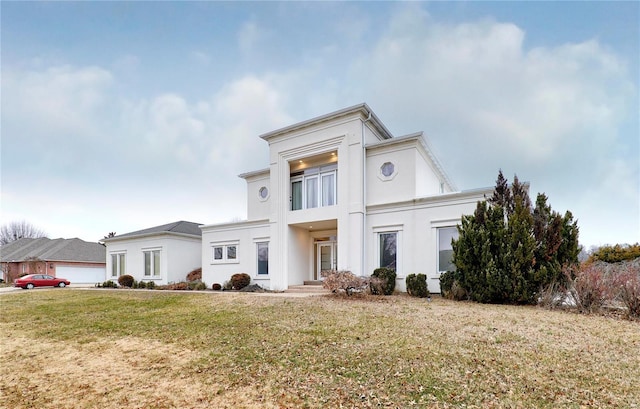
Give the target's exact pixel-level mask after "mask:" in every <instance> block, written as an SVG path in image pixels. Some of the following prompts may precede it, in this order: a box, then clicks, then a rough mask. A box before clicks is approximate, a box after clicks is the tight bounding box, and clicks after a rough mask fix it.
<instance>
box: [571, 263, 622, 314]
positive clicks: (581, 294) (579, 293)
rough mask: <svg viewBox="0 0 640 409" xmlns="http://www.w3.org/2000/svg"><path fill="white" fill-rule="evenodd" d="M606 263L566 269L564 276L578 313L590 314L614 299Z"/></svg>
mask: <svg viewBox="0 0 640 409" xmlns="http://www.w3.org/2000/svg"><path fill="white" fill-rule="evenodd" d="M609 270H610V268H609V266H607V265H606V264H605V263H587V264H582V265H581V266H579V267H566V268H565V269H564V274H565V276H566V277H567V282H568V283H569V288H568V294H569V296H570V300H569V301H570V302H571V301H573V302H574V303H575V305H576V307H577V308H578V311H580V312H582V313H585V314H590V313H594V312H598V311H600V309H601V308H602V307H603V306H604V305H605V303H607V302H608V301H610V300H611V299H612V298H613V291H612V290H613V288H614V286H613V282H612V281H613V280H612V279H611V274H610V272H609Z"/></svg>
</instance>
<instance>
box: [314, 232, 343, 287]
mask: <svg viewBox="0 0 640 409" xmlns="http://www.w3.org/2000/svg"><path fill="white" fill-rule="evenodd" d="M316 259H317V264H316V277H315V278H316V280H322V275H321V274H320V272H322V271H325V270H335V269H336V265H337V260H338V248H337V246H336V242H335V241H325V242H321V243H318V244H317V252H316Z"/></svg>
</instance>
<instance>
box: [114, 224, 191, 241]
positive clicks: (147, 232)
mask: <svg viewBox="0 0 640 409" xmlns="http://www.w3.org/2000/svg"><path fill="white" fill-rule="evenodd" d="M201 225H202V223H193V222H185V221H179V222H173V223H169V224H163V225H162V226H155V227H150V228H148V229H143V230H137V231H133V232H131V233H124V234H120V235H118V236H114V237H110V238H108V239H104V240H102V241H104V242H105V243H106V242H109V241H116V240H118V239H125V238H134V237H141V236H154V235H158V234H175V235H179V236H183V235H187V236H197V237H202V230H200V227H199V226H201Z"/></svg>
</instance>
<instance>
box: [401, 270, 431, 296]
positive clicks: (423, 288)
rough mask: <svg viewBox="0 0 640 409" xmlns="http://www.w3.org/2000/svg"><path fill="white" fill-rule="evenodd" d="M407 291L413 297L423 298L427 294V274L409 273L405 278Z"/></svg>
mask: <svg viewBox="0 0 640 409" xmlns="http://www.w3.org/2000/svg"><path fill="white" fill-rule="evenodd" d="M406 283H407V293H408V294H409V295H411V296H413V297H420V298H425V297H428V296H429V288H428V286H427V276H426V275H424V274H417V275H416V274H409V275H408V276H407V279H406Z"/></svg>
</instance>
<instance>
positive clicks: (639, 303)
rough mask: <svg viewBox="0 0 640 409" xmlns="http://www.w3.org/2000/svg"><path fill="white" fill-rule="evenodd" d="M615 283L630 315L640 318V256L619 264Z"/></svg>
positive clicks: (630, 316) (619, 296) (620, 298)
mask: <svg viewBox="0 0 640 409" xmlns="http://www.w3.org/2000/svg"><path fill="white" fill-rule="evenodd" d="M614 283H615V287H616V289H617V291H618V294H617V295H618V299H619V300H620V301H622V303H623V304H624V305H625V307H627V315H628V317H629V318H640V258H638V259H636V260H634V261H630V262H623V263H620V264H619V265H617V266H616V274H615V279H614Z"/></svg>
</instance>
